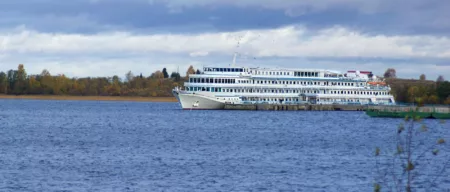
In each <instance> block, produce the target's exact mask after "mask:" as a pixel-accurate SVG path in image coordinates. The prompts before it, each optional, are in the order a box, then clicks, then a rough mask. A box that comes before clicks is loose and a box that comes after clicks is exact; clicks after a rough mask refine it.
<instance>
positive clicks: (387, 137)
mask: <svg viewBox="0 0 450 192" xmlns="http://www.w3.org/2000/svg"><path fill="white" fill-rule="evenodd" d="M400 123H402V120H401V119H389V118H388V119H383V118H370V117H368V116H366V115H365V114H364V112H344V111H335V112H327V111H322V112H319V111H225V110H223V111H220V110H218V111H186V110H181V109H180V107H179V105H178V104H177V103H152V102H122V101H119V102H118V101H113V102H107V101H46V100H42V101H38V100H0V191H373V184H374V181H375V179H376V178H377V176H379V175H380V173H378V172H377V167H378V168H379V167H380V166H381V168H383V167H382V166H383V165H384V164H383V163H381V164H378V166H377V163H376V161H375V157H374V153H375V148H376V147H380V148H381V149H382V152H385V151H387V149H395V143H394V139H395V138H396V137H395V135H396V131H397V127H398V125H399V124H400ZM424 123H425V124H426V125H427V127H428V131H427V132H426V133H424V134H425V136H421V135H419V136H418V137H417V140H420V139H421V140H420V141H423V142H424V143H425V144H427V143H433V142H435V141H436V139H437V138H439V137H443V138H445V139H446V140H447V142H446V143H445V144H443V145H442V146H441V147H443V148H441V150H440V153H439V155H437V156H433V155H428V154H431V153H426V155H425V156H426V157H427V158H428V157H429V158H431V159H432V160H434V161H436V162H435V163H433V164H431V165H429V166H427V167H423V168H422V169H420V168H421V166H422V165H424V164H420V165H417V166H416V167H417V171H418V172H419V173H420V175H419V177H418V178H417V179H416V180H417V182H416V183H415V186H418V187H421V188H425V189H432V188H430V187H428V185H427V183H426V181H427V180H428V179H430V178H434V176H436V175H438V173H440V170H442V169H441V168H439V166H441V165H443V162H445V161H446V160H447V159H450V150H449V148H450V147H449V146H450V145H449V141H450V125H449V123H443V122H440V121H439V120H425V121H424ZM419 143H420V142H419ZM430 156H433V157H430ZM427 158H425V159H427ZM433 166H435V167H436V166H438V167H437V168H432V167H433ZM441 167H442V166H441ZM442 175H443V177H438V180H437V183H438V186H436V189H433V190H434V191H441V189H448V188H450V178H449V177H448V175H450V165H449V166H448V169H447V170H446V171H444V172H443V174H442Z"/></svg>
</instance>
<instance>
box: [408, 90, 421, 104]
mask: <svg viewBox="0 0 450 192" xmlns="http://www.w3.org/2000/svg"><path fill="white" fill-rule="evenodd" d="M418 97H420V95H419V88H418V87H417V86H411V87H410V88H408V102H411V103H413V102H416V99H417V98H418Z"/></svg>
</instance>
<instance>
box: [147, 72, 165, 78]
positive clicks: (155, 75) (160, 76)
mask: <svg viewBox="0 0 450 192" xmlns="http://www.w3.org/2000/svg"><path fill="white" fill-rule="evenodd" d="M150 77H151V78H153V79H163V78H164V74H163V73H162V72H161V71H159V70H158V71H155V72H154V73H153V74H152V75H151V76H150Z"/></svg>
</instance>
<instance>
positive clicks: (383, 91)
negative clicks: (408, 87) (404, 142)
mask: <svg viewBox="0 0 450 192" xmlns="http://www.w3.org/2000/svg"><path fill="white" fill-rule="evenodd" d="M172 92H173V94H174V96H175V97H176V98H177V99H178V101H179V103H180V104H181V107H182V108H183V109H223V108H224V106H225V104H226V103H234V104H258V103H268V104H275V103H276V104H302V103H310V104H348V105H367V104H375V105H376V104H384V105H386V104H395V100H394V97H393V96H392V95H391V94H390V87H389V86H388V85H386V84H385V83H384V82H383V81H380V80H379V79H377V77H376V76H373V75H372V73H371V72H368V71H347V72H346V73H341V72H337V71H330V70H319V69H280V68H250V67H235V66H229V67H204V68H203V72H202V73H201V74H191V75H190V76H189V81H188V82H185V83H184V89H181V88H180V87H175V88H174V89H173V91H172Z"/></svg>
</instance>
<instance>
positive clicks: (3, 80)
mask: <svg viewBox="0 0 450 192" xmlns="http://www.w3.org/2000/svg"><path fill="white" fill-rule="evenodd" d="M7 89H8V76H7V75H6V73H5V72H3V71H2V72H0V94H7V93H8V90H7Z"/></svg>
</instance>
